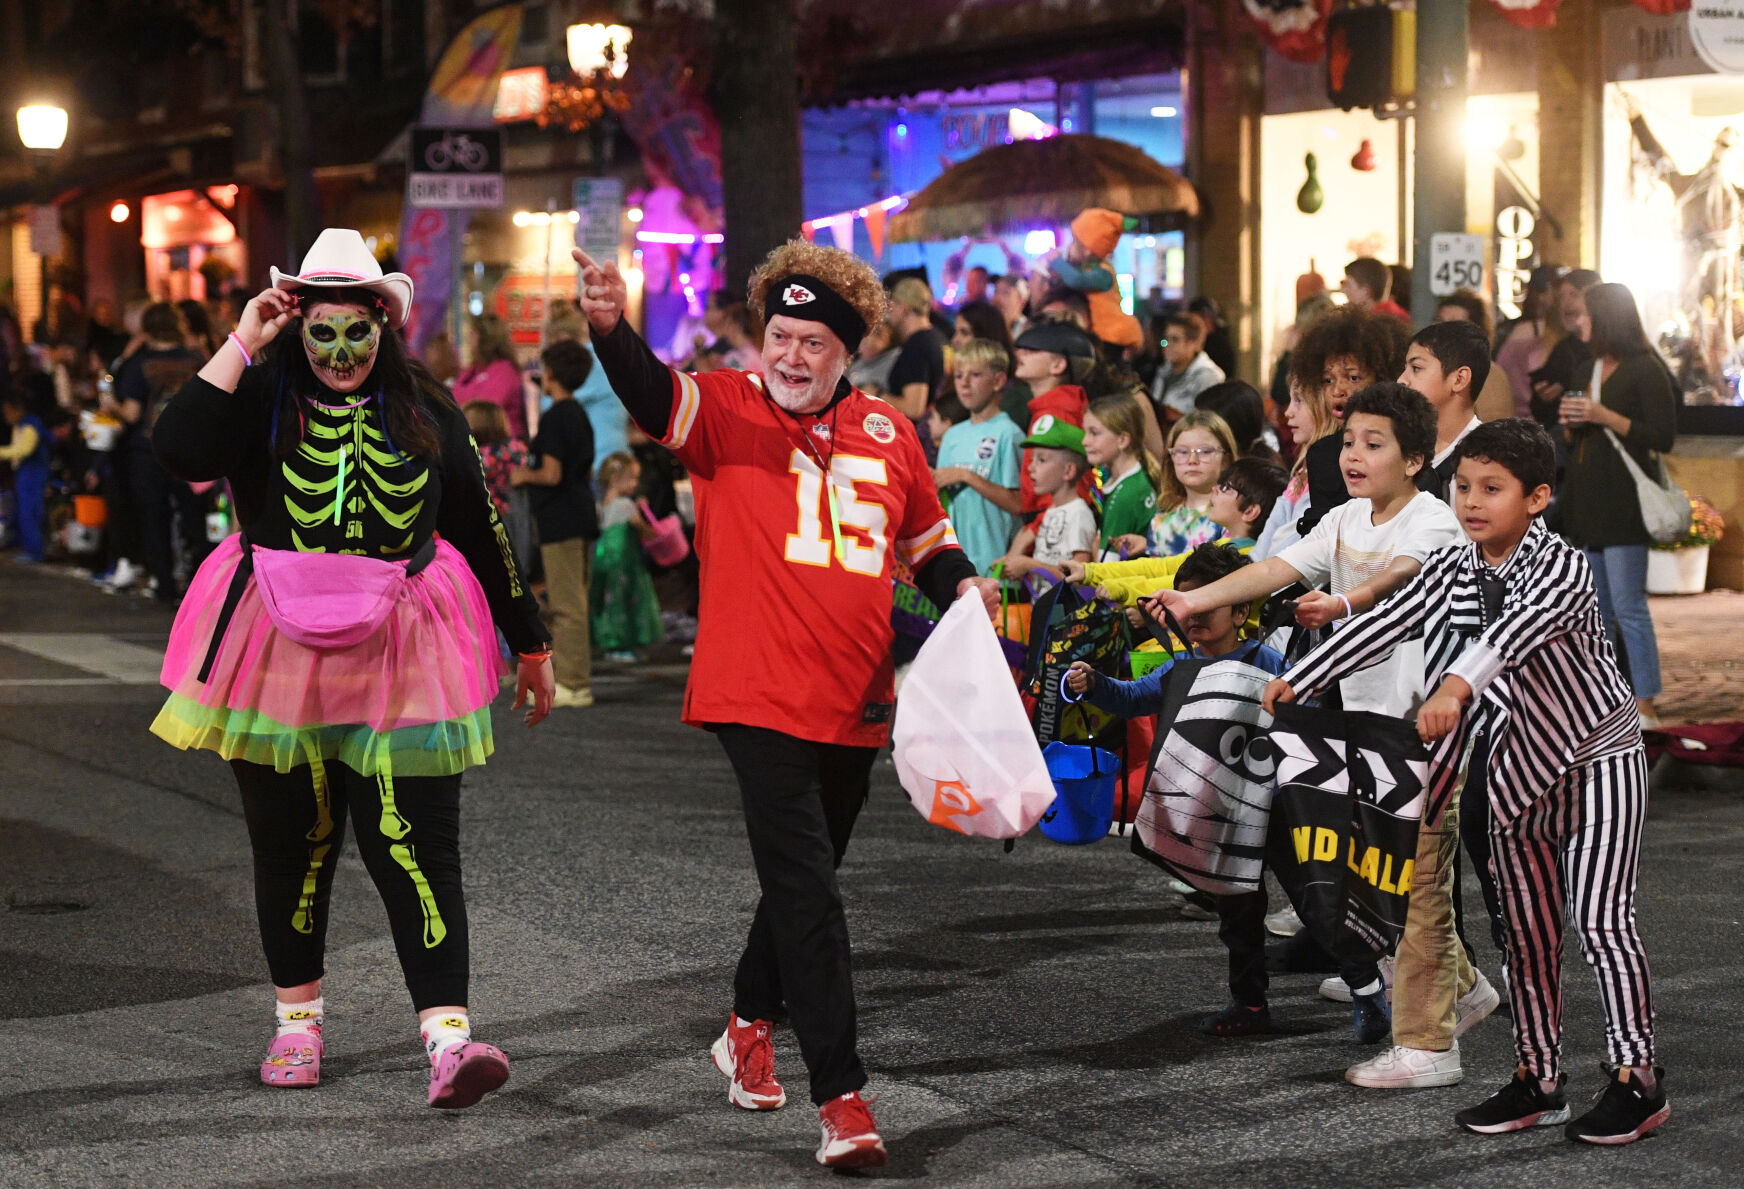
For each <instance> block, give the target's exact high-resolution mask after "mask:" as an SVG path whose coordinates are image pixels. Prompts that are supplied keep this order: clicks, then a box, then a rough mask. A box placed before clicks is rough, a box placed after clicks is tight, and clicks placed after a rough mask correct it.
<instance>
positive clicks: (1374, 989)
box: [1350, 978, 1381, 995]
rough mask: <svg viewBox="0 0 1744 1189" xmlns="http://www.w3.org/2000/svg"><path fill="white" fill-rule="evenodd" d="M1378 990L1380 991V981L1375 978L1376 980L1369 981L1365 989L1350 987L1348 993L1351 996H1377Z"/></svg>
mask: <svg viewBox="0 0 1744 1189" xmlns="http://www.w3.org/2000/svg"><path fill="white" fill-rule="evenodd" d="M1380 989H1381V980H1380V979H1378V978H1377V979H1370V980H1369V985H1368V986H1366V987H1352V988H1351V989H1350V993H1351V994H1352V995H1374V994H1378V993H1379V992H1380Z"/></svg>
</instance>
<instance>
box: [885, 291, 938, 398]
mask: <svg viewBox="0 0 1744 1189" xmlns="http://www.w3.org/2000/svg"><path fill="white" fill-rule="evenodd" d="M932 308H933V294H932V290H931V289H929V288H927V283H926V282H925V281H922V280H920V279H919V278H917V277H904V278H903V279H902V280H900V281H898V282H897V283H896V288H895V289H894V290H892V291H891V294H890V322H891V325H892V326H893V327H895V329H896V332H897V333H898V334H900V335H901V336H902V350H901V351H900V352H899V353H898V354H897V356H896V362H895V364H894V365H892V366H891V369H890V397H889V399H890V403H891V404H893V405H895V406H896V407H897V409H898V410H900V411H901V412H902V414H903V416H905V417H907V418H908V419H909V420H910V421H919V420H920V419H921V417H922V416H924V415H925V413H926V407H927V403H928V402H929V401H931V400H932V398H933V394H934V393H935V392H937V391H938V389H939V385H940V384H941V383H943V382H944V379H945V341H946V340H945V336H944V335H942V334H940V333H939V332H938V331H937V330H935V329H934V328H933V320H932Z"/></svg>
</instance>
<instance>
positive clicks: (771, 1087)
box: [709, 1015, 787, 1111]
mask: <svg viewBox="0 0 1744 1189" xmlns="http://www.w3.org/2000/svg"><path fill="white" fill-rule="evenodd" d="M773 1027H774V1025H773V1024H771V1023H770V1022H769V1021H768V1020H752V1021H751V1022H750V1024H748V1025H746V1026H744V1027H740V1026H739V1017H738V1016H736V1015H735V1016H728V1017H727V1030H726V1031H725V1032H723V1033H721V1036H720V1039H719V1040H717V1041H715V1043H714V1045H713V1047H711V1048H710V1049H709V1056H711V1057H713V1058H714V1062H715V1068H716V1069H718V1070H720V1071H721V1072H722V1073H724V1074H726V1075H727V1077H729V1078H731V1079H732V1082H733V1084H732V1087H731V1088H730V1089H728V1091H727V1101H728V1102H730V1103H732V1104H733V1105H734V1106H736V1107H738V1108H739V1109H740V1110H747V1111H772V1110H775V1109H777V1108H778V1107H782V1106H785V1105H787V1091H785V1090H783V1089H782V1088H781V1083H780V1082H778V1081H776V1080H775V1046H774V1045H772V1044H770V1043H769V1031H770V1029H771V1028H773Z"/></svg>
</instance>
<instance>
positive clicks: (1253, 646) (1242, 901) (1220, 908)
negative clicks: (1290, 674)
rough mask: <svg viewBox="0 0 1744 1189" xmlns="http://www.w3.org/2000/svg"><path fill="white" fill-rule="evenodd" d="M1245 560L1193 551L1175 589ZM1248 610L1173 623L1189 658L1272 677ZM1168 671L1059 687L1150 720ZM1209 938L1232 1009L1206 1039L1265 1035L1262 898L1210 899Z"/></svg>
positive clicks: (1227, 551)
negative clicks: (1248, 632)
mask: <svg viewBox="0 0 1744 1189" xmlns="http://www.w3.org/2000/svg"><path fill="white" fill-rule="evenodd" d="M1251 564H1252V562H1251V561H1250V560H1249V558H1248V557H1247V555H1246V554H1244V553H1242V552H1241V551H1240V550H1238V549H1236V548H1234V547H1232V546H1229V545H1201V546H1199V548H1197V549H1195V550H1194V551H1193V552H1192V553H1191V554H1190V555H1189V556H1188V557H1187V560H1185V561H1184V562H1182V563H1181V568H1180V570H1178V571H1177V572H1176V574H1175V589H1176V590H1193V589H1195V588H1197V587H1200V586H1206V585H1208V584H1210V583H1212V582H1215V581H1217V580H1218V579H1219V578H1222V577H1224V576H1225V575H1227V574H1232V573H1234V572H1235V571H1236V570H1239V569H1241V568H1242V567H1243V566H1246V565H1251ZM1247 616H1248V607H1247V606H1246V605H1245V604H1240V603H1238V604H1236V605H1235V606H1232V607H1218V608H1216V609H1215V610H1211V611H1203V612H1200V613H1199V614H1197V615H1190V616H1188V617H1187V619H1186V620H1185V621H1184V622H1183V623H1182V624H1181V626H1182V627H1183V628H1184V629H1185V630H1186V632H1187V644H1188V645H1189V646H1190V647H1191V648H1192V652H1191V653H1190V655H1192V656H1195V657H1214V658H1216V659H1218V660H1233V661H1242V662H1244V663H1246V664H1249V665H1252V666H1254V667H1255V668H1257V669H1262V670H1264V671H1265V672H1267V673H1270V674H1272V675H1273V676H1276V675H1277V674H1279V673H1282V672H1283V671H1284V658H1283V657H1282V656H1281V655H1280V654H1279V653H1278V651H1277V649H1275V648H1268V647H1266V646H1265V645H1264V644H1262V643H1260V642H1259V641H1258V640H1243V639H1242V638H1241V627H1242V625H1243V624H1244V623H1246V622H1247ZM1172 667H1173V666H1172V664H1165V665H1163V666H1162V667H1160V668H1158V669H1154V670H1152V671H1151V672H1150V673H1147V674H1146V675H1145V676H1143V677H1141V678H1139V679H1138V680H1137V681H1116V680H1114V679H1113V678H1109V677H1104V676H1102V675H1101V674H1099V673H1097V672H1096V671H1095V670H1094V669H1092V668H1091V667H1090V666H1089V665H1086V664H1084V663H1082V662H1079V663H1077V664H1075V665H1073V666H1072V668H1071V669H1070V670H1069V671H1068V672H1067V674H1066V687H1067V688H1068V689H1070V690H1071V691H1072V693H1073V694H1075V695H1078V696H1080V697H1083V698H1084V699H1086V700H1087V701H1088V702H1089V703H1090V704H1091V705H1092V706H1094V707H1096V708H1097V709H1098V710H1102V711H1106V712H1107V713H1109V714H1113V715H1116V716H1118V717H1120V718H1139V717H1141V716H1143V715H1147V714H1156V713H1158V712H1159V711H1160V710H1161V709H1162V707H1163V699H1164V688H1163V683H1164V681H1165V679H1166V677H1167V674H1168V672H1169V669H1170V668H1172ZM1213 899H1214V900H1215V901H1216V906H1217V919H1218V922H1219V924H1218V928H1217V936H1218V938H1219V940H1221V941H1222V942H1223V944H1224V947H1225V948H1226V949H1228V950H1229V993H1230V997H1231V1000H1232V1002H1231V1003H1230V1005H1229V1006H1228V1007H1226V1008H1224V1009H1223V1011H1222V1012H1220V1013H1218V1014H1217V1015H1215V1016H1212V1017H1210V1018H1209V1019H1207V1020H1206V1021H1205V1024H1204V1031H1205V1032H1206V1033H1208V1034H1210V1035H1212V1036H1253V1035H1255V1034H1257V1033H1262V1032H1270V1031H1271V1030H1272V1016H1271V1011H1270V1009H1269V1008H1268V1007H1267V1006H1266V929H1265V919H1266V893H1265V889H1264V888H1261V889H1259V890H1258V891H1253V892H1247V893H1244V894H1242V895H1239V896H1216V897H1214V898H1213Z"/></svg>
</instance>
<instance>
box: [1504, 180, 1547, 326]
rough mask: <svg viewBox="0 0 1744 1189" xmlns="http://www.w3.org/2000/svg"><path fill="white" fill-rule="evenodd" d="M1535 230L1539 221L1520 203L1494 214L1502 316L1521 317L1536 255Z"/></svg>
mask: <svg viewBox="0 0 1744 1189" xmlns="http://www.w3.org/2000/svg"><path fill="white" fill-rule="evenodd" d="M1536 230H1538V220H1537V219H1535V218H1533V217H1532V212H1531V211H1529V210H1527V209H1526V208H1525V207H1523V206H1508V207H1503V208H1502V210H1501V211H1500V212H1499V213H1498V214H1497V215H1496V312H1497V313H1498V314H1500V315H1501V316H1502V317H1504V318H1518V317H1519V316H1520V303H1521V302H1522V301H1524V300H1525V299H1526V284H1527V282H1528V281H1530V280H1531V279H1532V262H1533V260H1534V259H1536V258H1537V255H1538V248H1537V246H1536V245H1534V244H1533V242H1532V233H1533V232H1534V231H1536Z"/></svg>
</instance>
